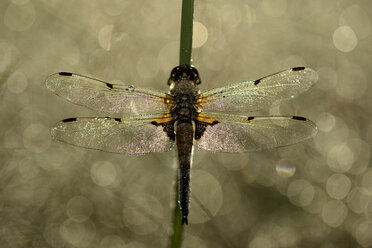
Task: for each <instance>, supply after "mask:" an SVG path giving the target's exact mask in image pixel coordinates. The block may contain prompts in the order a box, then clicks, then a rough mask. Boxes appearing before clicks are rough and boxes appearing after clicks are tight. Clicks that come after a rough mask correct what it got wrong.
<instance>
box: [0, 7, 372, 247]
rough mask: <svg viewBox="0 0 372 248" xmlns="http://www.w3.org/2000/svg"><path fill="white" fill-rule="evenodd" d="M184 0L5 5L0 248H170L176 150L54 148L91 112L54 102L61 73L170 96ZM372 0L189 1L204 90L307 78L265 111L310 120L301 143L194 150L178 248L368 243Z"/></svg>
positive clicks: (0, 42)
mask: <svg viewBox="0 0 372 248" xmlns="http://www.w3.org/2000/svg"><path fill="white" fill-rule="evenodd" d="M180 14H181V1H160V0H147V1H129V0H104V1H103V0H90V1H72V0H63V1H62V0H34V1H32V0H11V1H10V0H3V1H1V2H0V17H1V19H0V83H1V84H0V85H1V88H0V95H1V97H0V99H1V103H0V124H1V131H0V139H1V142H0V147H1V150H0V152H1V157H0V161H1V163H0V247H12V248H17V247H53V248H54V247H56V248H57V247H98V248H106V247H109V248H110V247H113V248H121V247H130V248H137V247H164V246H166V244H167V242H168V237H169V235H170V233H171V221H172V208H173V197H174V192H173V188H174V187H173V186H174V179H175V172H176V168H177V165H176V160H175V154H174V152H173V151H172V152H168V153H163V154H151V155H147V156H141V157H125V156H122V155H118V154H110V153H104V152H100V151H93V150H86V149H83V148H77V147H73V146H69V145H67V144H63V143H60V142H57V141H53V140H52V139H51V136H50V133H49V130H50V127H51V126H53V124H54V123H55V122H57V121H59V120H61V119H64V118H68V117H76V116H99V114H98V113H94V112H92V111H90V110H87V109H85V108H82V107H79V106H76V105H73V104H70V103H68V102H67V101H65V100H63V99H61V98H59V97H58V96H55V95H53V94H52V93H50V92H48V91H47V90H46V88H45V87H44V80H45V78H46V77H47V76H48V75H50V74H52V73H55V72H58V71H71V72H76V73H79V74H83V75H88V76H91V77H95V78H99V79H104V80H108V81H113V82H117V83H120V82H121V83H124V84H127V85H130V84H134V85H136V86H137V85H138V86H141V87H152V88H157V89H161V90H164V91H167V78H168V76H169V73H170V70H171V69H172V68H173V67H174V66H176V65H177V62H178V54H179V51H178V49H179V27H180ZM371 18H372V2H371V1H368V0H359V1H357V0H327V1H324V0H261V1H259V0H245V1H244V0H231V1H222V0H200V1H198V0H196V5H195V24H194V29H195V30H194V50H193V55H192V58H193V64H194V65H195V66H196V67H197V68H198V70H199V72H200V74H201V78H202V81H203V83H202V85H201V87H200V88H201V90H206V89H210V88H213V87H219V86H224V85H227V84H230V83H233V82H239V81H243V80H249V79H258V78H260V77H263V76H266V75H269V74H272V73H274V72H277V71H280V70H283V69H286V68H289V67H294V66H308V67H311V68H313V69H315V70H316V71H317V72H318V74H319V81H318V82H317V84H316V85H314V86H313V87H312V88H311V89H310V90H309V91H307V92H305V93H304V94H302V95H301V96H299V97H297V98H295V99H293V100H292V101H288V102H283V103H282V104H281V105H280V106H275V107H273V108H271V109H268V110H266V112H265V113H266V114H283V115H301V116H305V117H307V118H309V119H311V120H313V121H314V122H316V123H317V125H318V127H319V133H318V135H317V136H316V137H315V138H314V139H312V140H309V141H306V142H304V143H301V144H298V145H294V146H290V147H285V148H280V149H275V150H270V151H265V152H254V153H250V154H209V153H207V152H201V151H195V153H194V154H195V159H194V163H193V170H192V200H191V209H190V217H189V223H190V224H189V225H188V226H187V227H186V228H185V232H184V238H185V240H184V245H183V247H249V248H279V247H320V248H333V247H372V221H371V214H372V201H371V197H372V169H371V165H370V155H371V139H372V124H371V122H370V120H371V117H370V116H371V114H372V109H371V104H372V99H371V97H370V95H371V91H372V85H371V79H372V74H371V65H372V56H371V53H372V36H371Z"/></svg>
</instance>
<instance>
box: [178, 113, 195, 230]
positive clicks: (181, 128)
mask: <svg viewBox="0 0 372 248" xmlns="http://www.w3.org/2000/svg"><path fill="white" fill-rule="evenodd" d="M175 128H176V145H177V152H178V161H179V173H178V183H179V201H180V205H181V214H182V224H184V223H185V224H187V222H188V221H187V216H188V215H189V203H190V167H191V161H192V150H193V143H194V125H193V123H192V121H191V120H190V121H187V122H176V125H175Z"/></svg>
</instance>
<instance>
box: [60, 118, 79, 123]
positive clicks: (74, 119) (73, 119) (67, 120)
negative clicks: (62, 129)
mask: <svg viewBox="0 0 372 248" xmlns="http://www.w3.org/2000/svg"><path fill="white" fill-rule="evenodd" d="M76 120H77V118H68V119H64V120H62V122H73V121H76Z"/></svg>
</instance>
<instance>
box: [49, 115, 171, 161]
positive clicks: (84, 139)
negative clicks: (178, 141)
mask: <svg viewBox="0 0 372 248" xmlns="http://www.w3.org/2000/svg"><path fill="white" fill-rule="evenodd" d="M154 121H156V119H153V118H140V119H134V118H110V117H91V118H90V117H82V118H69V119H65V120H63V121H60V122H58V123H57V124H56V125H55V126H54V127H53V128H52V136H53V137H54V138H55V139H57V140H60V141H63V142H66V143H69V144H72V145H75V146H80V147H85V148H90V149H97V150H102V151H107V152H114V153H122V154H126V155H142V154H146V153H150V152H165V151H169V150H170V149H171V148H172V147H173V143H174V142H173V141H172V140H170V138H169V137H168V136H167V133H166V132H164V130H163V127H162V126H161V125H154V124H152V123H154ZM158 121H159V120H158ZM161 121H165V120H164V119H163V120H162V119H160V121H159V122H161Z"/></svg>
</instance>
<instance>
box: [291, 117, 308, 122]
mask: <svg viewBox="0 0 372 248" xmlns="http://www.w3.org/2000/svg"><path fill="white" fill-rule="evenodd" d="M292 119H294V120H299V121H306V118H305V117H301V116H292Z"/></svg>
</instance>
